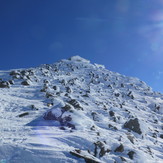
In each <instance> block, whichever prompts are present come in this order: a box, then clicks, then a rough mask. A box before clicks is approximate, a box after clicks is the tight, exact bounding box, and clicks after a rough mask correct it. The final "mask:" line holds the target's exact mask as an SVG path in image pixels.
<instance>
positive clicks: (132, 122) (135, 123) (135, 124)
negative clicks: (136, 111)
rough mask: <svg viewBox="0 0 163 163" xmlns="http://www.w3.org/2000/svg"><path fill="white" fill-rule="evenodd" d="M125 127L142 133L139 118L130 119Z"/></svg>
mask: <svg viewBox="0 0 163 163" xmlns="http://www.w3.org/2000/svg"><path fill="white" fill-rule="evenodd" d="M124 128H128V129H130V130H132V131H134V132H136V133H138V134H142V131H141V129H140V124H139V121H138V118H135V119H130V120H129V121H128V122H126V123H125V124H124Z"/></svg>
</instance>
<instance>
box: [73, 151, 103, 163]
mask: <svg viewBox="0 0 163 163" xmlns="http://www.w3.org/2000/svg"><path fill="white" fill-rule="evenodd" d="M70 154H72V155H74V156H76V157H78V158H83V159H84V160H85V162H86V163H100V161H97V158H95V157H93V156H91V155H90V154H89V153H88V155H86V154H84V153H82V151H81V150H79V149H75V150H74V151H70Z"/></svg>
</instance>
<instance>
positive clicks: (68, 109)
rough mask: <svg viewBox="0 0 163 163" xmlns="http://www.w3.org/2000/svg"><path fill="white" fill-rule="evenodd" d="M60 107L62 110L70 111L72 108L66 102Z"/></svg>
mask: <svg viewBox="0 0 163 163" xmlns="http://www.w3.org/2000/svg"><path fill="white" fill-rule="evenodd" d="M62 109H63V110H64V111H70V110H71V109H72V107H71V106H70V105H68V104H66V105H65V106H63V107H62Z"/></svg>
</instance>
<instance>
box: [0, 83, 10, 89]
mask: <svg viewBox="0 0 163 163" xmlns="http://www.w3.org/2000/svg"><path fill="white" fill-rule="evenodd" d="M0 88H9V82H7V81H0Z"/></svg>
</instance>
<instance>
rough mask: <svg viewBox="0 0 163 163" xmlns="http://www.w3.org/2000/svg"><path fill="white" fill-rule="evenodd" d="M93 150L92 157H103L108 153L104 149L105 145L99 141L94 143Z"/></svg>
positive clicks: (107, 150)
mask: <svg viewBox="0 0 163 163" xmlns="http://www.w3.org/2000/svg"><path fill="white" fill-rule="evenodd" d="M94 145H95V149H94V156H95V157H103V156H104V155H105V154H106V153H109V152H110V150H109V149H105V145H104V143H103V142H101V141H97V142H95V143H94Z"/></svg>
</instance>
